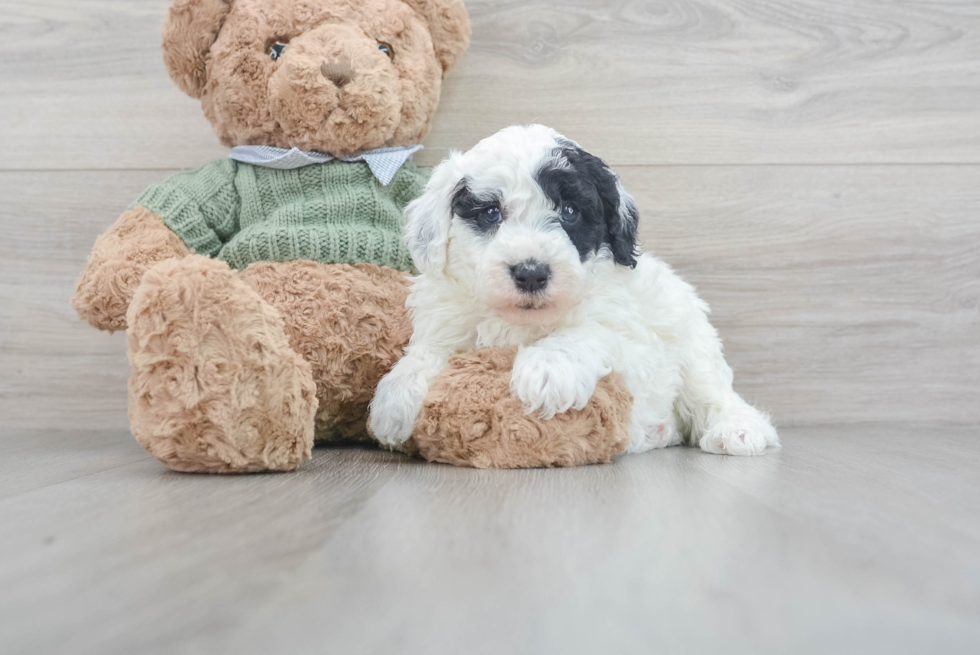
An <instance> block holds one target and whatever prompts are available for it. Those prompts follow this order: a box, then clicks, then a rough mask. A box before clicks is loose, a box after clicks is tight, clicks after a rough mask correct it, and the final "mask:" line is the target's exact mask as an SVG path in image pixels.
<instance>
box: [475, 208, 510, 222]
mask: <svg viewBox="0 0 980 655" xmlns="http://www.w3.org/2000/svg"><path fill="white" fill-rule="evenodd" d="M503 218H504V217H503V214H501V213H500V206H499V205H489V206H487V207H484V208H483V209H481V210H480V213H479V214H477V217H476V220H477V221H479V223H480V225H481V226H483V227H490V226H491V225H496V224H497V223H499V222H500V221H502V220H503Z"/></svg>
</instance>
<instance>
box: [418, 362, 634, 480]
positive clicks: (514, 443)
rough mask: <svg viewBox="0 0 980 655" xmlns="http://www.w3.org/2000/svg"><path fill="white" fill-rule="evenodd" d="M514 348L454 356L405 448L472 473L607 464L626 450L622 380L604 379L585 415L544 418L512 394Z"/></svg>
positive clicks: (627, 401) (626, 401)
mask: <svg viewBox="0 0 980 655" xmlns="http://www.w3.org/2000/svg"><path fill="white" fill-rule="evenodd" d="M516 354H517V349H516V348H505V349H485V350H476V351H473V352H470V353H466V354H463V355H457V356H455V357H453V358H452V359H451V360H450V361H449V366H448V367H447V368H446V370H445V371H443V372H442V373H440V374H439V377H437V378H436V379H435V380H434V381H433V383H432V385H431V386H430V387H429V393H428V395H427V396H426V398H425V402H424V403H423V405H422V411H421V413H420V414H419V418H418V420H417V421H416V423H415V431H414V432H413V434H412V438H411V439H409V440H408V441H407V442H406V443H405V446H404V448H403V449H404V450H405V451H406V452H409V453H416V452H417V453H418V454H420V455H421V456H422V457H424V458H425V459H427V460H430V461H436V462H444V463H447V464H455V465H457V466H472V467H475V468H532V467H558V466H579V465H583V464H599V463H605V462H608V461H609V460H610V459H611V458H612V457H613V456H614V455H618V454H620V453H622V452H624V451H625V450H626V448H627V446H629V443H630V437H629V433H628V429H629V424H630V411H631V408H632V405H633V397H632V395H631V394H630V392H629V391H628V390H627V389H626V385H625V384H624V383H623V381H622V379H621V378H620V377H619V376H618V375H615V374H613V375H609V376H607V377H605V378H603V379H602V380H600V381H599V384H598V386H597V387H596V390H595V393H594V394H593V396H592V398H591V399H590V400H589V402H588V404H587V405H586V406H585V407H584V408H583V409H579V410H576V409H572V410H570V411H568V412H565V413H564V414H558V415H556V416H555V417H553V418H550V419H547V420H544V419H542V418H540V417H539V416H538V415H537V414H536V413H533V414H525V413H524V409H523V407H522V406H521V401H520V400H519V399H518V398H516V397H514V396H513V395H512V393H511V390H510V378H511V369H512V367H513V364H514V357H515V355H516Z"/></svg>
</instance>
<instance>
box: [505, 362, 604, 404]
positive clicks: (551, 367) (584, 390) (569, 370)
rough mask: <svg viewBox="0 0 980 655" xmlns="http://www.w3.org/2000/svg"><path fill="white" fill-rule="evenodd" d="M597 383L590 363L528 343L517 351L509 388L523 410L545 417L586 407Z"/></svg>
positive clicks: (597, 377) (593, 368) (597, 378)
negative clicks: (522, 406) (521, 404)
mask: <svg viewBox="0 0 980 655" xmlns="http://www.w3.org/2000/svg"><path fill="white" fill-rule="evenodd" d="M598 382H599V376H598V375H597V374H596V372H595V367H594V366H592V365H591V364H590V363H588V362H585V361H580V360H577V359H575V358H573V357H571V356H570V355H569V354H568V353H566V352H564V351H561V350H557V349H552V348H539V347H536V346H530V347H527V348H522V349H521V351H520V352H519V353H517V358H516V359H515V360H514V370H513V372H512V373H511V379H510V390H511V393H513V394H514V395H515V396H517V398H519V399H520V401H521V403H523V405H524V411H525V412H527V413H528V414H530V413H532V412H538V415H539V416H540V417H541V418H543V419H545V420H547V419H550V418H552V417H553V416H554V415H555V414H562V413H564V412H567V411H568V410H569V409H582V408H583V407H585V406H586V405H587V404H588V402H589V399H590V398H592V394H593V393H594V392H595V387H596V384H597V383H598Z"/></svg>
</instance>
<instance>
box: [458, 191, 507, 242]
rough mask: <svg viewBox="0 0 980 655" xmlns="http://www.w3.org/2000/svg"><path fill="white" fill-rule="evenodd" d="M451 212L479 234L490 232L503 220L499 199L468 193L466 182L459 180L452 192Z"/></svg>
mask: <svg viewBox="0 0 980 655" xmlns="http://www.w3.org/2000/svg"><path fill="white" fill-rule="evenodd" d="M452 210H453V215H454V216H459V217H460V218H461V219H462V220H464V221H466V222H467V223H469V224H470V225H471V226H472V227H473V229H475V230H476V231H477V232H479V233H480V234H486V233H488V232H492V231H493V230H494V229H495V228H496V227H497V226H498V225H500V223H501V221H503V220H504V214H503V210H501V208H500V199H499V198H497V197H496V196H494V195H486V194H476V193H473V192H472V191H470V188H469V186H468V185H467V180H465V179H464V180H460V181H459V184H457V185H456V191H455V192H453V199H452Z"/></svg>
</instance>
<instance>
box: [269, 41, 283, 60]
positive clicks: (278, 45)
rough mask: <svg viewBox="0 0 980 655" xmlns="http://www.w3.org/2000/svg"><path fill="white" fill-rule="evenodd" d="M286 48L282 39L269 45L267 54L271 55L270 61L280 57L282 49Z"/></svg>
mask: <svg viewBox="0 0 980 655" xmlns="http://www.w3.org/2000/svg"><path fill="white" fill-rule="evenodd" d="M285 49H286V44H285V43H283V42H282V41H276V42H275V43H273V44H272V45H270V46H269V56H270V57H272V61H276V60H277V59H279V57H282V53H283V51H284V50H285Z"/></svg>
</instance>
